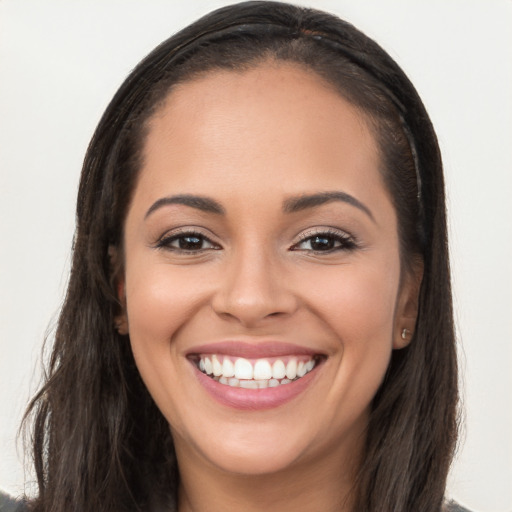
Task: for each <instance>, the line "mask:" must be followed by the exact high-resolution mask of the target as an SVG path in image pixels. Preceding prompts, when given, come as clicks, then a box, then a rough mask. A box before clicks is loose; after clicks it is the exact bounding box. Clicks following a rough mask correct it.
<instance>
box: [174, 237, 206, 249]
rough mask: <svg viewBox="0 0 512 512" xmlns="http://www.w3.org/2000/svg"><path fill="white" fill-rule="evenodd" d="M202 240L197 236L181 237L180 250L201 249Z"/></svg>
mask: <svg viewBox="0 0 512 512" xmlns="http://www.w3.org/2000/svg"><path fill="white" fill-rule="evenodd" d="M202 245H203V240H202V239H201V238H199V237H198V236H190V235H189V236H182V237H180V238H179V246H180V249H183V250H185V251H191V250H194V249H201V247H202Z"/></svg>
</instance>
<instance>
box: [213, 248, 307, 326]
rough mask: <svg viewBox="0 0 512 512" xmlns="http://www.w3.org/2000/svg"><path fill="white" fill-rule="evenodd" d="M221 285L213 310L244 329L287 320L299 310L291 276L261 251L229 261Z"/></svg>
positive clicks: (281, 265) (215, 297) (251, 251)
mask: <svg viewBox="0 0 512 512" xmlns="http://www.w3.org/2000/svg"><path fill="white" fill-rule="evenodd" d="M218 282H219V286H218V288H217V290H216V293H215V295H214V297H213V299H212V307H213V309H214V311H215V312H216V313H217V315H219V316H221V317H223V318H225V319H228V320H231V321H234V322H238V323H239V324H241V325H242V326H244V327H255V326H258V325H260V324H265V322H267V321H268V320H269V319H270V318H277V317H283V318H284V317H288V316H290V315H292V314H293V313H294V312H295V311H296V309H297V307H298V300H297V297H296V295H295V294H294V292H293V290H292V289H291V286H290V285H291V283H290V275H289V273H288V272H287V271H286V269H285V268H283V264H280V262H279V261H278V258H276V257H272V255H269V254H265V253H263V252H262V251H258V250H254V249H253V250H248V251H243V252H240V253H239V254H238V255H236V256H234V257H233V258H230V261H229V262H228V263H227V264H226V268H225V269H224V272H223V275H222V276H220V277H219V281H218Z"/></svg>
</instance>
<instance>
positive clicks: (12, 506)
mask: <svg viewBox="0 0 512 512" xmlns="http://www.w3.org/2000/svg"><path fill="white" fill-rule="evenodd" d="M27 510H28V508H27V506H26V505H25V503H24V502H23V501H18V500H15V499H14V498H11V497H10V496H9V495H8V494H6V493H5V492H3V491H1V490H0V512H25V511H27Z"/></svg>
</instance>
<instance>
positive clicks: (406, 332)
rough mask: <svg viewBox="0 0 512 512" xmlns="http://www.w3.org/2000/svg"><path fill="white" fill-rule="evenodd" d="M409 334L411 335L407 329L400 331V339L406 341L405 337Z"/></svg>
mask: <svg viewBox="0 0 512 512" xmlns="http://www.w3.org/2000/svg"><path fill="white" fill-rule="evenodd" d="M409 334H411V331H409V329H402V339H403V340H406V339H407V337H408V336H409Z"/></svg>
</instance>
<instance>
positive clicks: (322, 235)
mask: <svg viewBox="0 0 512 512" xmlns="http://www.w3.org/2000/svg"><path fill="white" fill-rule="evenodd" d="M315 239H317V240H322V239H323V240H328V241H329V242H330V243H332V244H334V246H333V247H329V248H328V249H326V250H323V249H314V248H313V247H311V248H310V249H300V248H299V246H300V245H302V244H304V243H305V242H309V243H310V244H311V243H312V242H313V241H314V240H315ZM336 244H338V245H337V246H336ZM357 247H358V245H357V243H356V241H355V240H354V238H353V237H352V236H350V235H348V234H347V233H343V232H340V231H337V230H333V229H328V230H326V231H323V230H321V231H316V232H313V233H312V232H309V233H303V234H301V235H300V241H299V242H298V243H296V244H294V245H293V246H292V248H291V250H292V251H311V252H313V253H315V254H321V253H325V254H330V253H333V252H337V251H352V250H354V249H356V248H357Z"/></svg>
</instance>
